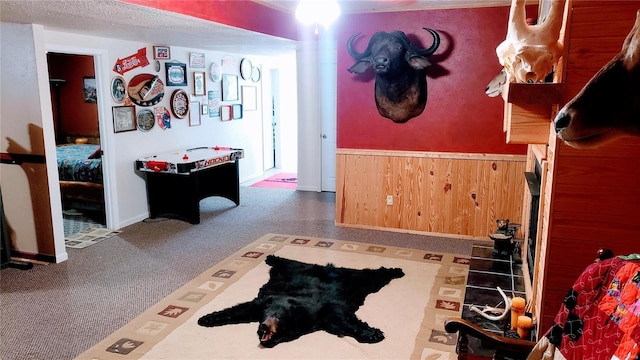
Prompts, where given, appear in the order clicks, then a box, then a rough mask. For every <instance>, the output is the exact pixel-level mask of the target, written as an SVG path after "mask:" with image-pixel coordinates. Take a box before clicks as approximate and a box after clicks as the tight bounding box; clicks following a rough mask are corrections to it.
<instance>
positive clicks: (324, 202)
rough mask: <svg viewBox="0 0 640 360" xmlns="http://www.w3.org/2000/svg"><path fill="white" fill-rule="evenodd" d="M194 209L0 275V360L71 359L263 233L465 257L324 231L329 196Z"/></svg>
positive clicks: (416, 242) (455, 245) (259, 191)
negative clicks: (184, 216) (54, 260)
mask: <svg viewBox="0 0 640 360" xmlns="http://www.w3.org/2000/svg"><path fill="white" fill-rule="evenodd" d="M240 191H241V204H240V206H237V207H236V206H235V205H234V204H233V203H232V202H230V201H229V200H226V199H223V198H216V197H213V198H208V199H205V200H202V202H201V203H200V210H201V223H200V224H199V225H191V224H189V223H187V222H183V221H179V220H173V219H160V220H158V219H155V220H147V221H144V222H140V223H137V224H134V225H131V226H128V227H126V228H123V229H121V230H122V233H120V234H119V235H118V236H114V237H112V238H110V239H108V240H107V241H103V242H100V243H98V244H96V245H93V246H90V247H87V248H84V249H70V248H69V249H67V251H68V252H69V260H67V261H65V262H63V263H60V264H51V265H37V266H35V267H34V268H33V269H31V270H28V271H22V270H17V269H4V270H2V271H0V289H1V290H2V291H1V293H0V357H1V358H2V359H10V360H13V359H16V360H17V359H20V360H23V359H72V358H74V357H76V356H78V355H79V354H80V353H82V352H83V351H85V350H87V349H88V348H90V347H91V346H92V345H94V344H95V343H97V342H99V341H100V340H102V339H103V338H104V337H106V336H107V335H108V334H110V333H112V332H113V331H115V330H117V329H118V328H120V327H121V326H123V325H124V324H126V323H127V322H128V321H130V320H131V319H133V318H134V317H136V316H137V315H138V314H140V313H141V312H142V311H143V310H145V309H147V308H148V307H150V306H152V305H153V304H155V303H156V302H158V301H159V300H161V299H162V298H163V297H165V296H166V295H168V294H170V293H171V292H173V291H174V290H176V289H177V288H178V287H180V286H182V285H183V284H184V283H186V282H187V281H189V280H191V279H192V278H194V277H196V276H197V275H199V274H200V273H202V272H203V271H205V270H207V269H208V268H209V267H211V266H212V265H213V264H215V263H217V262H219V261H221V260H223V259H224V258H226V257H227V256H229V255H231V254H232V253H234V252H236V251H238V250H239V249H240V248H242V247H244V246H245V245H247V244H249V243H251V242H253V241H254V240H256V239H257V238H258V237H260V236H262V235H264V234H265V233H282V234H291V235H306V236H317V237H325V238H334V239H345V240H352V241H362V242H369V243H375V244H382V245H394V246H400V247H409V248H414V249H424V250H431V251H438V252H448V253H457V254H462V255H470V254H471V246H472V242H471V241H468V240H459V239H452V238H445V237H431V236H423V235H412V234H404V233H397V232H388V231H374V230H360V229H353V228H342V227H336V226H335V225H334V214H335V194H334V193H315V192H299V191H290V190H280V189H268V188H254V187H244V186H243V187H241V189H240Z"/></svg>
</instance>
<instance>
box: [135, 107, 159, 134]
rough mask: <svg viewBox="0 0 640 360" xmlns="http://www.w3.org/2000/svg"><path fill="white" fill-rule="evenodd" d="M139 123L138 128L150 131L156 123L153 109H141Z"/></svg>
mask: <svg viewBox="0 0 640 360" xmlns="http://www.w3.org/2000/svg"><path fill="white" fill-rule="evenodd" d="M136 120H137V123H138V129H140V130H142V131H149V130H151V129H152V128H153V125H155V123H156V119H155V116H154V115H153V112H151V110H148V109H145V110H140V111H139V112H138V116H137V118H136Z"/></svg>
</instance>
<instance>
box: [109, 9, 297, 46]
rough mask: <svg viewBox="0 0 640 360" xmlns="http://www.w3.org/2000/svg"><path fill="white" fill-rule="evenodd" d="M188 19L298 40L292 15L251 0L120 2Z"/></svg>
mask: <svg viewBox="0 0 640 360" xmlns="http://www.w3.org/2000/svg"><path fill="white" fill-rule="evenodd" d="M120 1H123V2H127V3H131V4H137V5H142V6H147V7H152V8H156V9H160V10H165V11H171V12H174V13H179V14H184V15H189V16H193V17H197V18H201V19H204V20H209V21H213V22H217V23H220V24H225V25H230V26H234V27H238V28H242V29H246V30H251V31H256V32H259V33H263V34H268V35H273V36H278V37H282V38H285V39H292V40H296V39H297V31H298V30H297V23H296V20H295V17H294V16H293V15H291V14H288V13H285V12H282V11H279V10H275V9H272V8H270V7H267V6H264V5H260V4H258V3H255V2H253V1H248V0H225V1H221V0H217V1H211V0H189V1H176V0H120Z"/></svg>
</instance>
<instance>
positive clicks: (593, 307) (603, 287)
mask: <svg viewBox="0 0 640 360" xmlns="http://www.w3.org/2000/svg"><path fill="white" fill-rule="evenodd" d="M639 319H640V260H638V257H637V255H636V256H629V257H614V258H611V259H608V260H604V261H600V262H596V263H594V264H591V265H589V266H588V267H587V268H586V269H585V270H584V271H583V273H582V274H581V275H580V277H578V279H577V280H576V282H575V283H574V285H573V287H572V288H571V290H570V291H569V293H568V294H567V296H566V297H565V300H564V302H563V305H562V307H561V309H560V311H559V312H558V315H556V318H555V325H554V326H553V327H552V328H551V329H550V330H549V332H548V333H547V334H546V335H545V336H546V339H545V340H548V342H549V343H550V344H551V345H554V346H555V350H556V351H555V352H556V354H557V352H560V353H561V354H562V356H563V357H564V358H566V359H586V360H589V359H593V360H599V359H638V356H639V354H640V348H639V344H640V327H639V326H638V320H639ZM545 342H546V341H545Z"/></svg>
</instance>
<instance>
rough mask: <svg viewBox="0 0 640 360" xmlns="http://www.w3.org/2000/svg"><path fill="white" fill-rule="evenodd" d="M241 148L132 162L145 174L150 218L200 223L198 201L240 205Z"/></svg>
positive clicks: (201, 150) (206, 149) (190, 151)
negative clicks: (220, 200) (216, 198)
mask: <svg viewBox="0 0 640 360" xmlns="http://www.w3.org/2000/svg"><path fill="white" fill-rule="evenodd" d="M243 157H244V152H243V150H242V149H234V148H230V147H218V146H216V147H198V148H193V149H187V150H184V151H175V152H168V153H162V154H157V155H152V156H147V157H143V158H140V159H138V160H136V161H135V167H136V170H138V171H141V172H142V173H144V174H145V179H146V183H147V201H148V204H149V217H150V218H151V219H154V218H157V217H160V216H167V217H175V218H178V219H182V220H187V221H189V222H190V223H191V224H199V223H200V200H202V199H204V198H207V197H210V196H222V197H225V198H227V199H229V200H231V201H233V202H234V203H235V204H236V205H240V179H239V176H238V160H239V159H241V158H243Z"/></svg>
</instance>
